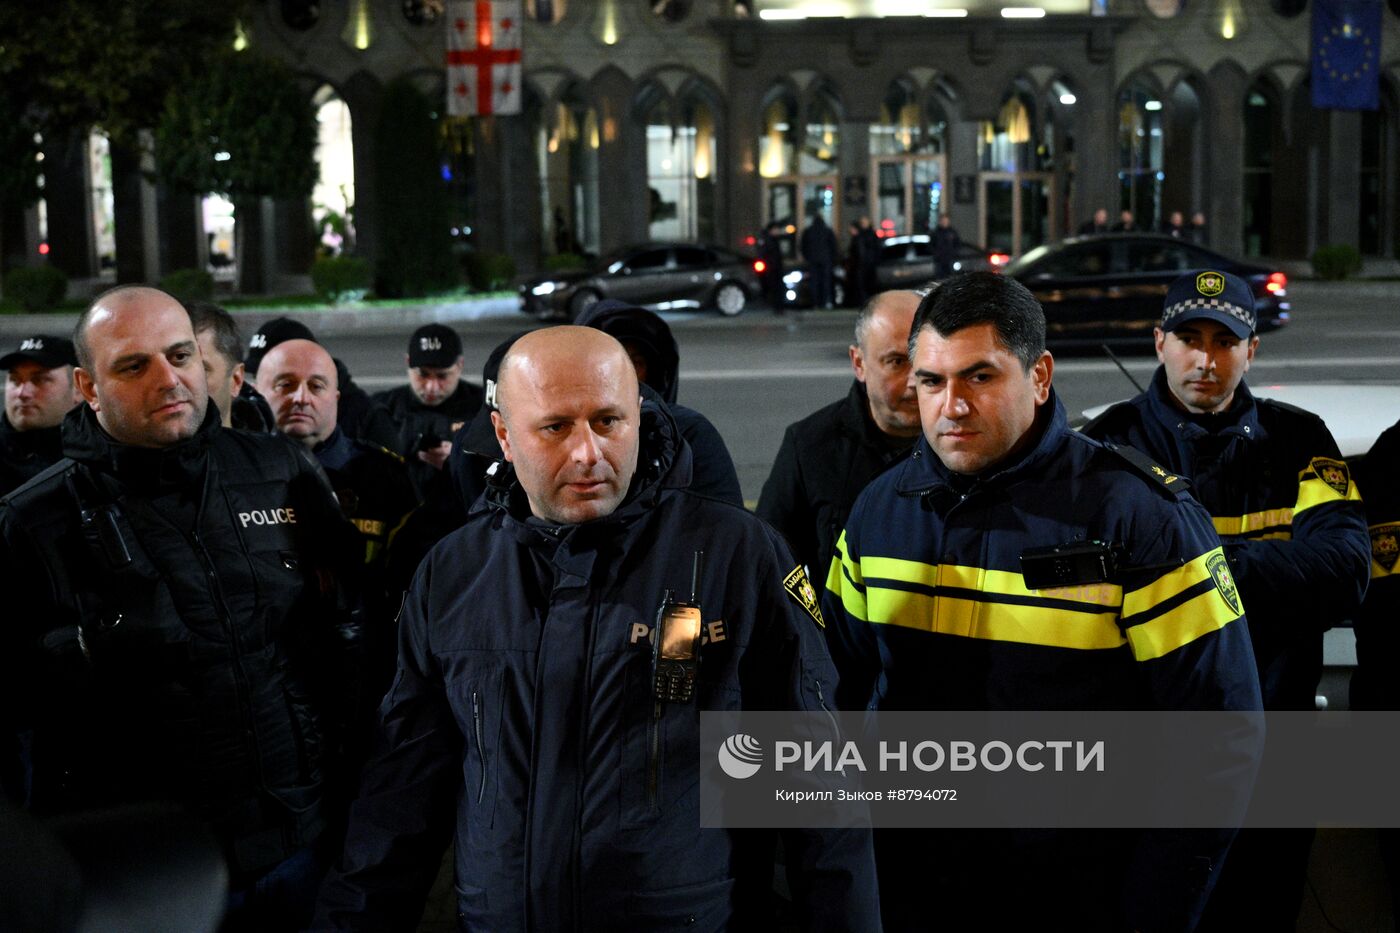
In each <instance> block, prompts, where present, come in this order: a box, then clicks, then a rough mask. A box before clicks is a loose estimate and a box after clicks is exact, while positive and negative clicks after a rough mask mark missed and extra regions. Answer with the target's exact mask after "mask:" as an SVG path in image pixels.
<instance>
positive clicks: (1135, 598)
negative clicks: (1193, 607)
mask: <svg viewBox="0 0 1400 933" xmlns="http://www.w3.org/2000/svg"><path fill="white" fill-rule="evenodd" d="M1220 553H1222V551H1221V549H1220V548H1216V549H1215V550H1213V551H1207V552H1206V553H1204V554H1202V555H1201V556H1200V557H1197V558H1196V559H1195V560H1192V561H1189V562H1187V563H1185V564H1182V565H1181V566H1180V567H1177V568H1176V569H1175V570H1169V571H1167V572H1166V573H1164V574H1162V575H1161V576H1160V577H1158V578H1157V579H1155V580H1153V581H1152V582H1151V583H1149V584H1147V586H1144V587H1142V588H1141V589H1136V590H1130V591H1129V592H1127V593H1124V594H1123V618H1124V619H1131V618H1132V617H1133V616H1135V615H1137V614H1138V613H1141V612H1147V611H1148V610H1150V609H1152V608H1153V607H1154V606H1160V605H1162V603H1165V602H1166V601H1167V600H1169V599H1171V598H1173V597H1175V596H1178V595H1180V594H1181V593H1184V592H1186V591H1187V590H1189V589H1190V588H1191V587H1193V586H1195V585H1196V584H1197V583H1200V582H1201V581H1202V580H1209V579H1211V576H1210V570H1209V568H1207V567H1206V561H1207V560H1209V559H1210V558H1211V556H1212V555H1215V554H1220Z"/></svg>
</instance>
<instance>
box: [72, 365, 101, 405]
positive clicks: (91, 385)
mask: <svg viewBox="0 0 1400 933" xmlns="http://www.w3.org/2000/svg"><path fill="white" fill-rule="evenodd" d="M73 384H74V385H76V386H77V387H78V394H79V395H81V396H82V397H83V401H85V402H87V403H88V407H89V408H91V409H92V410H93V411H101V410H102V406H101V405H100V404H99V403H98V401H97V383H95V382H93V381H92V377H91V376H89V375H88V373H87V370H85V369H83V368H82V367H81V366H79V367H78V368H77V369H75V370H73Z"/></svg>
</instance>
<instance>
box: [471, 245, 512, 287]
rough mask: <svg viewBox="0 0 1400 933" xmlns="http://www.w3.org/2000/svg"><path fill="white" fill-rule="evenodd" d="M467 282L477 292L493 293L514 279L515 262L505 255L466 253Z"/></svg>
mask: <svg viewBox="0 0 1400 933" xmlns="http://www.w3.org/2000/svg"><path fill="white" fill-rule="evenodd" d="M466 264H467V281H468V282H470V283H471V286H472V288H473V289H474V290H475V291H478V292H494V291H499V290H500V289H503V288H506V287H507V286H509V285H510V280H511V279H513V278H515V260H514V259H512V258H510V257H509V256H507V255H506V254H505V253H468V254H467V258H466Z"/></svg>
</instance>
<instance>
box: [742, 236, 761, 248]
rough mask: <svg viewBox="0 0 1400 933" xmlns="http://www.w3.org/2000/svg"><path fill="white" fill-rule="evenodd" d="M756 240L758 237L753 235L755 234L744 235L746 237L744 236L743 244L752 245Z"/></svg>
mask: <svg viewBox="0 0 1400 933" xmlns="http://www.w3.org/2000/svg"><path fill="white" fill-rule="evenodd" d="M757 242H758V237H755V236H746V237H744V245H745V246H753V245H754V244H755V243H757Z"/></svg>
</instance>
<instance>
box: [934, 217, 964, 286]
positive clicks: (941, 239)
mask: <svg viewBox="0 0 1400 933" xmlns="http://www.w3.org/2000/svg"><path fill="white" fill-rule="evenodd" d="M931 238H932V241H933V277H934V278H935V279H946V278H947V277H948V276H950V275H952V274H953V267H954V265H955V264H956V263H957V261H958V247H960V246H962V238H961V237H959V236H958V231H957V230H955V229H954V228H953V220H952V218H950V217H949V216H948V215H947V214H943V215H942V216H940V217H939V218H938V226H937V227H934V228H933V234H932V237H931Z"/></svg>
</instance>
